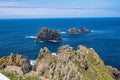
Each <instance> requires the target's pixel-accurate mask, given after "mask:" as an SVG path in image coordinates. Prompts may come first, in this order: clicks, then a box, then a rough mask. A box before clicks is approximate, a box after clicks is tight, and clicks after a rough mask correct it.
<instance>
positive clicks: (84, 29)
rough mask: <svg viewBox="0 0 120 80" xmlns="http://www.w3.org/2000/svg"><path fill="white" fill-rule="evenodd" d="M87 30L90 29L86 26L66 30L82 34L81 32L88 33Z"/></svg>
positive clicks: (69, 32) (70, 32)
mask: <svg viewBox="0 0 120 80" xmlns="http://www.w3.org/2000/svg"><path fill="white" fill-rule="evenodd" d="M89 32H91V31H90V30H88V29H87V28H86V27H83V28H82V29H77V28H70V29H68V31H67V33H68V34H82V33H89Z"/></svg>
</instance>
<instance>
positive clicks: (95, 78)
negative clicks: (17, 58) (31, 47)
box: [34, 45, 113, 80]
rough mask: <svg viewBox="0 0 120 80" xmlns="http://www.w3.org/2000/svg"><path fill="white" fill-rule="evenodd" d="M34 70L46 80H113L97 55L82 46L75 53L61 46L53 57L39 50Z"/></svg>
mask: <svg viewBox="0 0 120 80" xmlns="http://www.w3.org/2000/svg"><path fill="white" fill-rule="evenodd" d="M34 69H35V71H36V72H37V74H39V76H41V77H44V78H45V79H48V80H113V78H112V76H111V75H110V73H109V72H108V70H107V68H106V66H105V65H104V62H103V61H102V60H101V59H100V57H99V56H98V55H97V53H96V52H95V51H94V50H93V49H92V48H86V47H84V46H78V49H77V50H76V51H75V50H73V49H72V47H70V46H68V45H66V46H62V47H60V48H59V49H58V51H57V54H56V55H54V56H52V55H51V54H50V51H49V50H48V49H47V48H44V49H41V50H40V53H39V56H38V59H37V60H36V62H35V67H34Z"/></svg>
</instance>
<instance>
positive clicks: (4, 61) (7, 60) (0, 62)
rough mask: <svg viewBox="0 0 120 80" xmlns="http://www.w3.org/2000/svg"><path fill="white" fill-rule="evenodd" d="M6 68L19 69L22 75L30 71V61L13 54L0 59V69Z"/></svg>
mask: <svg viewBox="0 0 120 80" xmlns="http://www.w3.org/2000/svg"><path fill="white" fill-rule="evenodd" d="M7 66H18V67H21V69H22V71H23V73H24V74H25V73H27V72H29V71H30V69H31V66H30V61H29V59H28V58H27V57H25V56H22V55H18V54H13V53H12V54H11V55H10V56H6V57H2V58H1V59H0V68H1V69H2V68H6V67H7Z"/></svg>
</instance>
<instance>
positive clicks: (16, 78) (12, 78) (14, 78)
mask: <svg viewBox="0 0 120 80" xmlns="http://www.w3.org/2000/svg"><path fill="white" fill-rule="evenodd" d="M0 73H2V74H3V75H5V76H7V77H8V78H9V79H10V80H41V79H40V78H39V77H37V76H36V77H31V76H28V77H25V76H19V75H16V74H14V73H10V72H6V71H3V70H0Z"/></svg>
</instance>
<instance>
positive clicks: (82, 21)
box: [0, 18, 120, 70]
mask: <svg viewBox="0 0 120 80" xmlns="http://www.w3.org/2000/svg"><path fill="white" fill-rule="evenodd" d="M43 26H47V27H48V28H50V29H53V30H61V31H62V32H65V31H67V29H68V28H72V27H77V28H82V26H86V27H87V28H88V29H90V30H92V32H91V33H88V34H82V35H68V34H61V35H62V38H63V40H62V42H60V43H53V42H41V43H36V42H35V39H32V38H29V37H30V36H35V35H36V34H37V33H38V32H39V30H40V29H41V27H43ZM66 44H69V45H70V46H72V47H73V48H74V49H76V48H77V46H78V45H84V46H87V47H92V48H94V49H95V50H96V52H97V53H98V54H99V55H100V57H101V58H102V59H103V60H104V62H105V64H106V65H111V66H113V67H116V68H118V69H119V70H120V18H59V19H57V18H56V19H55V18H54V19H47V18H46V19H1V20H0V57H3V56H7V55H9V54H10V53H11V52H13V53H19V54H23V55H25V56H28V57H29V58H30V59H31V60H35V59H36V58H37V56H38V53H39V50H40V48H43V47H48V48H49V49H50V50H51V52H56V51H57V48H58V47H60V46H61V45H66Z"/></svg>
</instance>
